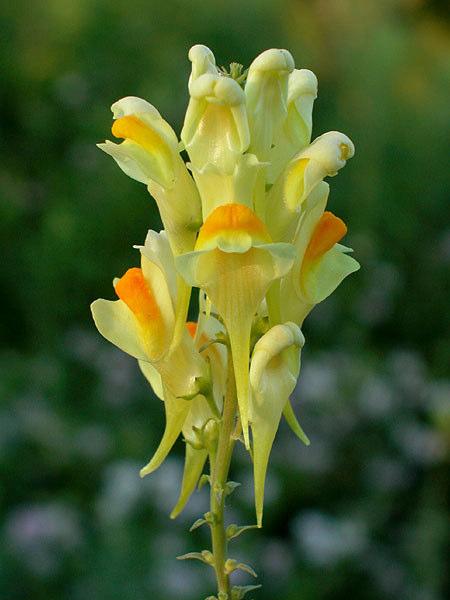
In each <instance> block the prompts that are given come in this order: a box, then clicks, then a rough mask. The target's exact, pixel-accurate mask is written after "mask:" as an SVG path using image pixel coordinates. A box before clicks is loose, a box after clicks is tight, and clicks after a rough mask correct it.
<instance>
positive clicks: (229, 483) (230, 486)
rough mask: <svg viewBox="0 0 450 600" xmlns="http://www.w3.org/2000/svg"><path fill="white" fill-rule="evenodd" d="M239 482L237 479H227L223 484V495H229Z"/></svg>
mask: <svg viewBox="0 0 450 600" xmlns="http://www.w3.org/2000/svg"><path fill="white" fill-rule="evenodd" d="M240 485H241V484H240V483H238V482H237V481H227V483H226V484H225V490H224V491H225V496H229V495H230V494H232V493H233V492H234V490H235V489H236V488H238V487H239V486H240Z"/></svg>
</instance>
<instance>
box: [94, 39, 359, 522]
mask: <svg viewBox="0 0 450 600" xmlns="http://www.w3.org/2000/svg"><path fill="white" fill-rule="evenodd" d="M189 59H190V61H191V63H192V72H191V76H190V78H189V94H190V100H189V105H188V108H187V111H186V116H185V121H184V125H183V129H182V132H181V141H179V140H178V138H177V136H176V134H175V133H174V131H173V130H172V129H171V127H170V125H169V124H168V123H167V122H166V121H165V120H164V119H163V118H162V117H161V115H160V114H159V112H158V111H157V110H156V109H155V108H154V107H153V106H152V105H151V104H149V103H148V102H146V101H145V100H142V99H140V98H135V97H127V98H123V99H122V100H119V101H118V102H116V103H115V104H113V106H112V112H113V115H114V123H113V127H112V133H113V135H114V137H116V138H118V139H120V140H123V141H121V142H120V143H113V142H110V141H106V142H105V143H103V144H99V147H100V148H101V149H102V150H103V151H104V152H106V153H107V154H109V155H111V156H112V157H113V159H114V160H115V161H116V162H117V164H118V165H119V167H120V168H121V169H122V170H123V171H124V172H125V173H126V174H127V175H129V176H130V177H132V178H133V179H136V180H137V181H139V182H141V183H144V184H145V185H146V186H147V189H148V191H149V193H150V194H151V196H152V197H153V198H154V199H155V201H156V203H157V205H158V208H159V212H160V215H161V219H162V222H163V225H164V229H163V230H162V231H161V232H160V233H156V232H154V231H149V232H148V235H147V238H146V240H145V243H144V245H143V246H138V247H137V249H138V250H139V252H140V255H141V266H140V267H132V268H130V269H129V270H128V271H127V272H126V273H125V274H124V275H123V276H122V277H121V278H120V279H115V280H114V289H115V293H116V295H117V296H118V300H115V301H109V300H103V299H101V300H96V301H95V302H94V303H93V304H92V313H93V316H94V320H95V323H96V325H97V328H98V329H99V331H100V333H101V334H102V335H103V336H104V337H105V338H106V339H108V340H109V341H110V342H112V343H113V344H115V345H116V346H118V347H119V348H121V349H122V350H123V351H124V352H127V353H128V354H130V355H131V356H133V357H135V358H136V359H137V360H138V361H139V366H140V368H141V370H142V373H143V374H144V375H145V377H146V378H147V380H148V381H149V383H150V385H151V386H152V388H153V390H154V392H155V394H156V395H157V396H158V397H159V398H160V399H161V400H162V401H163V404H164V409H165V414H166V426H165V431H164V434H163V437H162V440H161V443H160V445H159V447H158V448H157V450H156V452H155V453H154V455H153V457H152V458H151V460H150V462H149V463H148V464H147V466H145V467H144V468H143V469H142V471H141V474H142V475H143V476H144V475H147V474H149V473H151V472H152V471H154V470H155V469H157V468H158V467H159V466H160V465H161V463H162V462H163V460H164V459H165V457H166V456H167V454H168V453H169V451H170V449H171V448H172V446H173V444H174V442H175V441H176V439H177V438H178V436H179V435H180V434H182V435H183V437H184V439H185V441H186V459H185V470H184V476H183V482H182V486H181V493H180V497H179V499H178V502H177V504H176V506H175V508H174V510H173V511H172V516H176V515H177V514H179V512H180V511H181V510H182V509H183V507H184V505H185V504H186V502H187V500H188V498H189V496H190V494H191V493H192V491H193V490H194V489H195V487H196V485H197V483H198V481H199V478H200V477H201V475H202V472H203V468H204V465H205V462H206V460H207V458H208V456H211V454H212V453H214V447H215V445H216V444H217V436H218V430H219V428H220V420H221V414H222V407H223V399H224V396H225V392H226V386H227V364H230V365H232V369H233V370H234V376H235V381H236V390H237V401H238V411H237V415H236V419H237V423H236V429H235V431H234V435H235V437H236V438H241V439H242V441H243V443H244V444H245V447H246V448H247V450H248V451H249V452H250V454H251V457H252V460H253V465H254V481H255V504H256V514H257V522H258V525H261V521H262V512H263V497H264V481H265V476H266V470H267V465H268V460H269V454H270V451H271V447H272V444H273V441H274V437H275V434H276V431H277V429H278V425H279V422H280V419H281V417H282V415H283V414H284V417H285V418H286V420H287V422H288V423H289V425H290V426H291V428H292V429H293V431H294V432H295V433H296V434H297V435H298V436H299V437H300V439H302V440H303V441H304V442H305V443H308V440H307V438H306V436H305V434H304V433H303V431H302V429H301V427H300V425H299V423H298V422H297V419H296V417H295V415H294V412H293V410H292V407H291V405H290V402H289V396H290V394H291V393H292V391H293V389H294V387H295V385H296V381H297V378H298V375H299V370H300V354H301V349H302V347H303V345H304V341H305V340H304V337H303V334H302V332H301V329H300V328H301V326H302V324H303V321H304V319H305V317H306V316H307V315H308V313H309V312H310V311H311V310H312V308H313V307H314V306H315V305H316V304H317V303H319V302H321V301H322V300H324V299H325V298H326V297H327V296H329V295H330V294H331V293H332V292H333V291H334V290H335V289H336V287H337V286H338V285H339V283H340V282H341V281H342V280H343V279H344V278H345V277H346V276H347V275H349V274H350V273H352V272H354V271H356V270H357V269H358V268H359V265H358V263H357V262H356V261H355V260H354V259H353V258H352V257H351V256H350V254H349V253H350V252H351V250H350V248H347V247H346V246H343V245H341V244H340V241H341V239H342V238H343V237H344V235H345V234H346V231H347V228H346V225H345V224H344V222H343V221H342V220H341V219H340V218H338V217H337V216H335V215H334V214H333V213H332V212H329V211H327V210H326V205H327V200H328V194H329V185H328V183H326V182H324V179H325V178H326V177H332V176H334V175H336V174H337V172H338V171H339V169H341V168H342V167H343V166H344V165H345V163H346V161H347V160H348V159H349V158H351V157H352V156H353V154H354V146H353V143H352V142H351V140H350V139H349V138H348V137H347V136H345V135H344V134H342V133H339V132H336V131H332V132H328V133H325V134H323V135H321V136H320V137H318V138H316V139H315V140H314V141H313V142H312V143H311V141H310V140H311V128H312V109H313V104H314V100H315V98H316V95H317V79H316V77H315V75H314V74H313V73H312V72H311V71H309V70H306V69H295V66H294V61H293V58H292V56H291V54H290V53H289V52H288V51H286V50H277V49H273V50H267V51H265V52H263V53H262V54H260V55H259V56H258V57H257V58H256V59H255V60H254V61H253V63H252V64H251V65H250V68H249V69H248V73H242V69H241V68H239V66H238V65H236V64H233V65H231V69H230V72H229V73H228V72H225V71H224V70H223V69H219V68H218V67H217V66H216V61H215V58H214V55H213V54H212V52H211V51H210V50H209V49H208V48H206V47H205V46H202V45H197V46H194V47H193V48H191V50H190V52H189ZM184 150H185V151H186V152H187V154H188V156H189V162H188V163H185V162H184V160H183V158H182V157H181V155H180V153H181V152H183V151H184ZM192 288H199V316H198V322H196V323H193V322H186V319H187V311H188V307H189V302H190V298H191V290H192Z"/></svg>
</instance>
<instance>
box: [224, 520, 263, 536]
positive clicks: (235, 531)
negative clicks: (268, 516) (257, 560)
mask: <svg viewBox="0 0 450 600" xmlns="http://www.w3.org/2000/svg"><path fill="white" fill-rule="evenodd" d="M249 529H258V525H243V526H241V527H239V526H238V525H234V524H232V525H228V527H227V530H226V535H227V539H228V540H232V539H233V538H236V537H238V536H239V535H241V533H244V531H248V530H249Z"/></svg>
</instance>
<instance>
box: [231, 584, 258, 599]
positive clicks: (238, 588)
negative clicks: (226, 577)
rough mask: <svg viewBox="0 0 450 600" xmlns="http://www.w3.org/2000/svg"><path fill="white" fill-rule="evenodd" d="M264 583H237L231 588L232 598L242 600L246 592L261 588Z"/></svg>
mask: <svg viewBox="0 0 450 600" xmlns="http://www.w3.org/2000/svg"><path fill="white" fill-rule="evenodd" d="M261 587H262V585H235V586H233V588H232V590H231V600H242V598H244V597H245V595H246V594H248V593H249V592H253V591H254V590H259V589H260V588H261Z"/></svg>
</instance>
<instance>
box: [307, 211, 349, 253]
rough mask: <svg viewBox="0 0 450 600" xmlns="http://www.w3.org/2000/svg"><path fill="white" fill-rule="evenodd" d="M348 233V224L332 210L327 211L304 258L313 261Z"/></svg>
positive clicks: (321, 218) (318, 224)
mask: <svg viewBox="0 0 450 600" xmlns="http://www.w3.org/2000/svg"><path fill="white" fill-rule="evenodd" d="M346 233H347V225H346V224H345V223H344V221H343V220H342V219H340V218H339V217H336V215H334V214H333V213H332V212H329V211H325V212H324V213H323V215H322V216H321V217H320V220H319V222H318V223H317V225H316V227H315V229H314V232H313V234H312V237H311V240H310V242H309V244H308V247H307V249H306V252H305V258H304V260H305V261H307V262H312V261H314V260H316V259H317V258H320V257H321V256H323V255H324V254H325V252H328V250H330V249H331V248H332V247H333V246H334V244H336V243H337V242H339V241H340V240H341V239H342V238H343V237H344V235H345V234H346Z"/></svg>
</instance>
